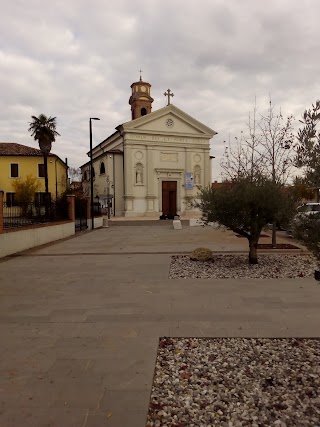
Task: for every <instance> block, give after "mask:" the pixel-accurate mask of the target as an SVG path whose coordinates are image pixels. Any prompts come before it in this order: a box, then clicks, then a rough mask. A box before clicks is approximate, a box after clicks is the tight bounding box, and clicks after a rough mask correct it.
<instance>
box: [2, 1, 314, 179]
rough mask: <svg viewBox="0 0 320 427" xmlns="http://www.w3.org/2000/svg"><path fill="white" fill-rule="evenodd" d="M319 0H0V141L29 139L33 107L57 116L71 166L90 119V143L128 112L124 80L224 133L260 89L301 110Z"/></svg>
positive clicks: (310, 74) (263, 97) (262, 100)
mask: <svg viewBox="0 0 320 427" xmlns="http://www.w3.org/2000/svg"><path fill="white" fill-rule="evenodd" d="M319 14H320V3H319V2H318V1H317V0H308V1H305V2H300V1H299V0H291V1H289V0H282V1H281V2H279V1H277V0H270V1H269V2H268V3H265V2H257V1H255V0H244V1H242V2H239V1H237V0H229V1H228V2H226V1H223V0H202V1H201V2H197V3H196V2H194V1H192V0H175V1H169V0H162V1H161V2H153V1H147V0H136V1H134V2H132V1H130V0H118V1H117V2H106V1H103V0H93V1H92V2H90V3H88V2H87V1H84V0H77V1H76V0H69V1H68V2H64V1H63V2H62V1H59V0H58V1H56V2H54V3H53V4H44V3H43V2H40V1H39V0H30V1H29V2H28V5H27V6H26V3H25V2H24V1H22V0H20V1H19V0H17V1H15V2H7V3H6V4H5V5H3V6H2V25H1V28H0V63H1V68H0V88H1V97H0V107H1V117H0V120H1V138H0V139H1V140H2V141H15V142H19V143H23V144H29V145H33V146H36V142H35V141H33V140H32V138H31V137H30V135H29V134H28V122H29V121H30V116H31V115H32V114H36V115H37V114H40V113H44V114H47V115H51V116H56V117H57V122H58V131H59V133H60V134H61V138H58V139H57V141H56V143H55V146H54V148H53V150H54V151H55V152H56V153H57V154H58V155H60V156H61V157H62V158H65V157H68V160H69V163H70V164H71V165H72V166H78V165H80V164H82V163H84V162H85V161H87V155H86V153H87V151H88V139H89V131H88V126H89V125H88V121H89V117H92V116H98V117H100V119H101V121H100V122H95V123H94V132H93V139H94V143H98V142H100V141H101V140H103V139H105V138H106V137H107V136H108V135H110V134H111V133H113V132H114V128H115V127H116V126H117V125H118V124H120V123H123V122H126V121H128V120H130V106H129V105H128V99H129V97H130V85H131V83H132V82H133V81H136V80H137V79H138V78H139V72H138V70H139V69H140V67H142V69H143V78H144V79H145V80H147V81H148V82H150V83H151V84H152V96H153V97H154V99H155V101H154V104H153V111H155V110H156V109H158V108H161V107H163V106H164V105H165V98H164V96H163V93H164V91H165V90H166V89H167V88H168V87H170V88H171V89H172V90H173V92H174V93H175V97H174V100H173V101H174V103H175V104H176V105H177V106H178V107H179V108H181V109H183V110H184V111H186V112H187V113H188V114H190V115H192V116H194V117H195V118H196V119H198V120H200V121H202V122H203V123H204V124H206V125H208V126H210V127H212V128H213V129H215V130H216V131H217V132H218V135H217V136H216V137H215V138H214V139H213V143H212V147H213V148H212V153H213V155H215V156H216V159H215V166H216V168H215V172H214V178H215V179H217V178H218V176H219V167H218V164H219V159H220V157H221V155H222V152H223V141H224V140H227V139H228V137H229V134H231V135H232V136H235V135H237V133H239V132H240V131H241V130H243V129H244V128H245V123H246V119H247V116H248V113H249V111H250V110H251V108H252V103H253V101H254V98H255V97H256V98H257V103H258V105H260V107H261V110H263V109H264V108H265V107H266V106H267V100H268V96H269V94H271V96H272V99H273V101H274V102H275V104H276V105H277V106H279V107H280V106H281V107H282V110H283V112H284V114H290V113H292V114H294V115H295V116H296V117H299V116H300V115H301V113H302V112H303V110H304V109H305V108H307V107H309V106H310V105H311V103H312V102H314V101H315V100H316V99H317V97H318V94H319V89H320V88H319V86H320V84H319V83H317V81H318V72H319V69H320V59H319V56H318V54H317V53H318V52H319V43H320V42H319V37H318V16H319Z"/></svg>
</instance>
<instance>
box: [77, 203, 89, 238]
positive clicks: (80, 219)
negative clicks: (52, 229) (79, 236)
mask: <svg viewBox="0 0 320 427" xmlns="http://www.w3.org/2000/svg"><path fill="white" fill-rule="evenodd" d="M87 205H88V203H87V200H85V199H77V198H76V200H75V216H76V231H81V230H86V229H87V228H88V224H87Z"/></svg>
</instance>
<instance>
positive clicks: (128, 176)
mask: <svg viewBox="0 0 320 427" xmlns="http://www.w3.org/2000/svg"><path fill="white" fill-rule="evenodd" d="M124 163H125V180H126V182H125V189H126V196H125V197H128V196H129V197H130V196H132V197H133V185H134V176H133V172H134V168H133V161H132V147H131V146H130V145H127V144H126V145H125V147H124Z"/></svg>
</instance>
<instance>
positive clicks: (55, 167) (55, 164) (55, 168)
mask: <svg viewBox="0 0 320 427" xmlns="http://www.w3.org/2000/svg"><path fill="white" fill-rule="evenodd" d="M57 160H58V157H56V160H55V162H54V170H55V173H56V200H57V198H58V177H57Z"/></svg>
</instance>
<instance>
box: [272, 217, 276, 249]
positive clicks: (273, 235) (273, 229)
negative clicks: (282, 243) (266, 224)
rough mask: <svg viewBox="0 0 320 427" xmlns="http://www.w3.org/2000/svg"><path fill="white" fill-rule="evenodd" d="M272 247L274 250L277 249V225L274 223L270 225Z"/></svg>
mask: <svg viewBox="0 0 320 427" xmlns="http://www.w3.org/2000/svg"><path fill="white" fill-rule="evenodd" d="M272 247H273V249H275V248H276V247H277V223H276V221H274V222H273V223H272Z"/></svg>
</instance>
